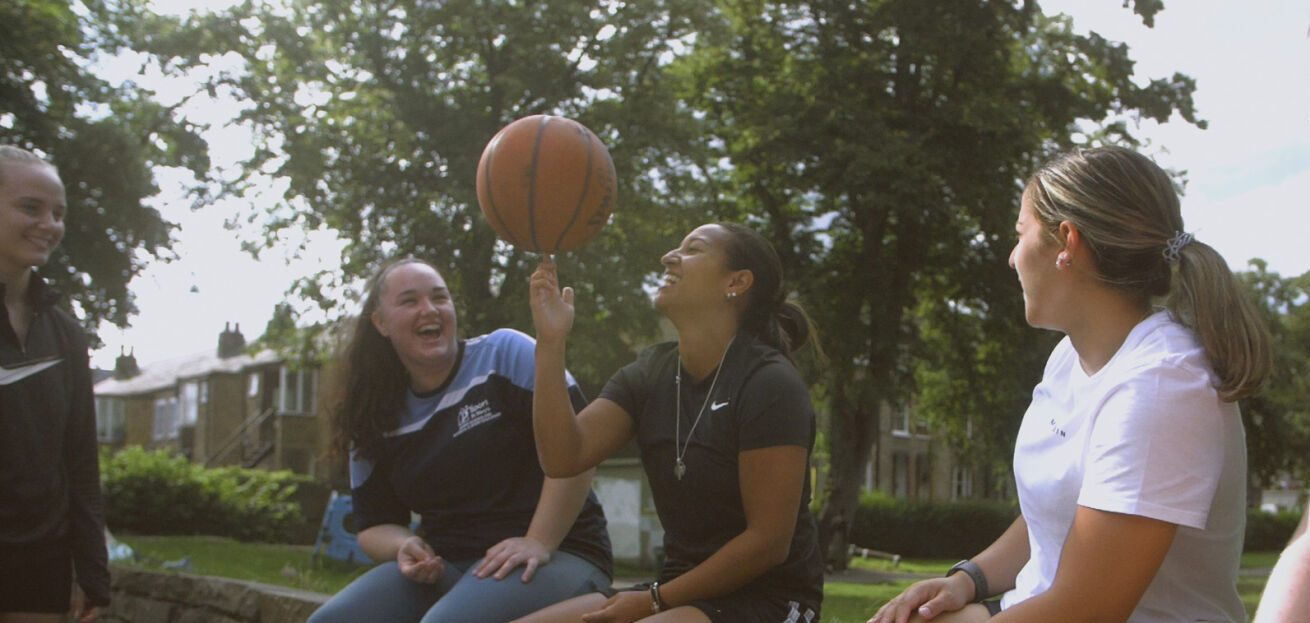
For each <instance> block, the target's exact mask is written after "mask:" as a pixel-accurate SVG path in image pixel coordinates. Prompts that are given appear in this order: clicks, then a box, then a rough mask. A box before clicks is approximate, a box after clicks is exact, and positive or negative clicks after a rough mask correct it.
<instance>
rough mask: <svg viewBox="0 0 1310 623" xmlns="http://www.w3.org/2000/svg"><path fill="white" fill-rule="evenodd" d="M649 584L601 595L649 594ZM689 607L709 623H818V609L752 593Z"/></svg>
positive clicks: (702, 601) (703, 600)
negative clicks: (645, 592) (702, 614)
mask: <svg viewBox="0 0 1310 623" xmlns="http://www.w3.org/2000/svg"><path fill="white" fill-rule="evenodd" d="M649 590H650V583H649V582H643V583H641V584H635V585H633V586H631V587H628V588H621V589H618V590H610V591H607V592H604V593H602V594H603V595H605V596H606V597H613V596H614V594H615V593H618V592H623V591H649ZM688 605H690V606H691V607H693V608H695V609H697V610H700V611H701V612H703V613H705V616H707V617H709V619H710V621H712V622H713V623H739V622H740V621H752V622H754V621H758V622H759V623H819V607H818V606H814V605H809V604H805V603H802V602H799V601H796V600H794V599H788V598H786V597H777V598H773V597H761V596H760V595H756V594H753V593H732V594H730V595H724V596H723V597H714V598H711V599H699V600H696V601H693V602H691V603H690V604H688Z"/></svg>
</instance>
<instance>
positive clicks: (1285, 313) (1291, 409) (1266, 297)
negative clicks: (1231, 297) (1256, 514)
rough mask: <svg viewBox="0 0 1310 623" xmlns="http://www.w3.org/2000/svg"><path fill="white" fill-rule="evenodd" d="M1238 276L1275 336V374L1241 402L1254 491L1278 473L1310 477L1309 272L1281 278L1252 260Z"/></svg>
mask: <svg viewBox="0 0 1310 623" xmlns="http://www.w3.org/2000/svg"><path fill="white" fill-rule="evenodd" d="M1238 277H1239V278H1240V279H1241V280H1242V282H1243V283H1244V284H1245V285H1246V286H1247V288H1248V289H1249V290H1250V292H1251V295H1252V297H1253V298H1254V299H1255V301H1256V304H1257V306H1258V307H1259V309H1260V311H1261V312H1263V315H1264V317H1265V321H1266V322H1267V323H1268V325H1269V332H1270V334H1271V336H1272V338H1273V339H1272V341H1271V342H1272V344H1273V356H1274V366H1273V374H1271V375H1270V378H1269V379H1268V380H1267V381H1266V382H1265V386H1264V388H1262V389H1261V391H1260V392H1259V393H1258V394H1256V395H1255V396H1252V397H1251V398H1248V399H1247V400H1245V401H1243V403H1242V420H1243V422H1244V423H1245V424H1246V445H1247V451H1248V459H1249V462H1250V481H1251V484H1252V485H1255V486H1253V487H1251V488H1252V489H1253V490H1258V489H1257V487H1259V486H1264V485H1268V484H1269V483H1270V482H1272V481H1274V480H1275V479H1276V478H1278V477H1282V476H1293V477H1296V478H1299V479H1307V478H1310V458H1307V457H1310V406H1307V401H1306V398H1307V397H1310V369H1307V367H1310V273H1305V274H1303V275H1301V276H1299V277H1282V276H1280V275H1279V274H1278V273H1276V272H1271V271H1269V269H1268V266H1267V265H1266V264H1265V263H1264V262H1263V261H1262V260H1252V261H1251V270H1249V271H1246V272H1243V273H1239V274H1238ZM1253 492H1254V491H1253Z"/></svg>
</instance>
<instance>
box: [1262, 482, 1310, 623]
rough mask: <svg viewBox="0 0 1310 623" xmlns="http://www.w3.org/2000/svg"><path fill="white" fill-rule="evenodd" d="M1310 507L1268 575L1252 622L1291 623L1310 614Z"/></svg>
mask: <svg viewBox="0 0 1310 623" xmlns="http://www.w3.org/2000/svg"><path fill="white" fill-rule="evenodd" d="M1307 520H1310V508H1307V509H1306V512H1305V513H1304V514H1303V515H1301V526H1300V527H1298V528H1297V529H1296V532H1295V533H1294V534H1293V535H1292V541H1291V542H1290V543H1288V544H1287V549H1284V550H1283V553H1282V555H1280V556H1279V557H1278V563H1277V564H1275V565H1274V570H1273V571H1271V572H1270V573H1269V582H1268V583H1267V584H1265V590H1264V596H1263V597H1262V598H1261V599H1260V608H1259V609H1258V610H1256V612H1255V619H1254V621H1253V623H1292V622H1293V621H1297V620H1300V619H1301V618H1304V617H1305V614H1306V613H1307V612H1310V536H1306V521H1307Z"/></svg>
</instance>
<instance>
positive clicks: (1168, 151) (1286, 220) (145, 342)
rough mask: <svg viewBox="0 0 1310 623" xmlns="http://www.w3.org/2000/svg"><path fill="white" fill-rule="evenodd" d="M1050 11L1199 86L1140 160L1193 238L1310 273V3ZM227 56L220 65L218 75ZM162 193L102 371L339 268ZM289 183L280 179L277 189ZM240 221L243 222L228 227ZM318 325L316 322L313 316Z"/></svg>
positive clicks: (184, 340)
mask: <svg viewBox="0 0 1310 623" xmlns="http://www.w3.org/2000/svg"><path fill="white" fill-rule="evenodd" d="M214 4H215V3H214V2H212V1H202V0H163V1H157V2H156V3H155V8H156V9H157V10H159V11H161V12H172V13H185V12H186V11H188V10H191V9H193V8H197V7H200V6H214ZM1041 5H1042V8H1043V9H1044V10H1045V11H1046V12H1047V13H1055V12H1061V13H1066V14H1068V15H1070V16H1071V17H1072V18H1073V24H1074V28H1075V29H1076V30H1078V31H1080V32H1087V31H1095V32H1097V33H1099V34H1101V35H1102V36H1104V37H1106V38H1107V39H1110V40H1113V41H1122V42H1125V43H1127V44H1128V46H1129V50H1130V56H1131V57H1132V58H1133V59H1135V60H1136V61H1137V66H1136V69H1137V70H1136V74H1137V76H1138V78H1139V79H1140V80H1142V81H1145V80H1148V79H1151V78H1167V77H1169V76H1171V75H1173V73H1174V72H1180V73H1183V74H1186V75H1189V76H1191V77H1192V78H1194V79H1196V82H1197V90H1196V93H1195V95H1194V101H1195V104H1196V108H1197V111H1198V115H1199V116H1200V118H1202V119H1205V120H1206V121H1207V122H1208V124H1209V125H1208V129H1205V130H1201V129H1198V128H1196V127H1194V126H1192V125H1190V124H1187V123H1186V122H1185V121H1183V120H1182V119H1181V118H1178V117H1176V116H1175V118H1174V119H1173V120H1171V121H1170V122H1168V123H1165V124H1157V123H1154V122H1150V121H1143V122H1141V123H1140V125H1139V126H1138V127H1137V128H1136V130H1135V134H1136V135H1137V136H1139V137H1142V138H1145V139H1146V140H1147V141H1148V143H1147V145H1146V146H1145V147H1143V151H1144V152H1145V153H1146V154H1147V155H1150V156H1151V157H1153V158H1155V159H1156V161H1157V162H1159V163H1160V164H1161V165H1163V166H1165V167H1166V168H1169V169H1172V170H1178V171H1185V172H1186V179H1187V185H1186V191H1185V195H1184V196H1183V219H1184V221H1185V223H1186V226H1187V229H1188V230H1189V231H1191V232H1193V233H1194V234H1195V235H1196V237H1197V238H1198V239H1200V240H1203V241H1205V242H1207V243H1208V244H1210V245H1211V246H1213V247H1214V248H1215V249H1217V250H1218V251H1219V252H1220V253H1221V254H1223V256H1224V257H1225V258H1226V259H1227V260H1228V263H1229V265H1230V266H1231V267H1232V268H1233V269H1234V270H1244V269H1246V268H1247V266H1248V264H1247V263H1248V261H1249V260H1250V259H1252V258H1261V259H1263V260H1265V261H1266V262H1268V264H1269V268H1270V270H1273V271H1275V272H1278V273H1280V274H1283V275H1299V274H1301V273H1304V272H1307V271H1310V240H1307V236H1308V235H1310V3H1307V2H1304V0H1247V1H1245V2H1238V1H1235V0H1166V2H1165V9H1164V10H1163V11H1161V12H1160V13H1158V14H1157V15H1156V17H1155V27H1154V28H1147V27H1146V26H1145V25H1143V24H1142V23H1141V20H1140V18H1139V17H1138V16H1136V15H1134V14H1133V13H1132V11H1131V10H1129V9H1125V8H1123V7H1122V2H1121V1H1120V0H1045V1H1042V2H1041ZM132 61H133V59H131V58H127V59H119V62H115V63H112V64H111V66H110V67H108V68H107V69H106V77H107V78H109V79H111V80H114V79H127V78H129V77H131V78H133V79H134V80H136V81H137V82H138V83H139V84H142V85H144V86H147V87H149V88H153V89H155V90H156V92H157V93H158V94H159V99H161V100H163V101H165V103H172V102H174V101H177V100H178V99H180V98H181V97H183V95H184V94H185V93H187V92H189V89H188V88H187V86H186V85H185V84H183V83H181V82H177V81H172V82H170V81H167V80H164V79H161V78H159V77H157V76H133V75H132V74H133V73H134V72H135V68H136V66H137V65H139V63H135V62H132ZM222 62H223V59H219V60H218V61H217V62H216V66H221V65H222ZM240 106H241V103H240V102H232V101H228V102H218V103H211V102H205V101H201V100H192V101H189V102H188V103H187V104H185V105H184V106H183V110H184V111H185V112H186V114H188V115H189V116H191V117H193V118H195V119H198V120H203V121H208V122H213V123H214V124H215V127H216V130H215V131H213V132H211V133H210V134H209V135H207V137H206V138H207V139H208V140H209V141H210V147H211V154H212V156H213V159H214V162H215V164H216V165H217V166H219V167H223V168H225V169H226V170H229V171H231V170H232V167H233V166H234V164H235V163H236V162H237V161H238V160H240V159H241V158H243V157H247V156H248V155H249V154H250V151H251V141H250V139H249V136H248V135H246V134H244V133H243V132H242V131H241V130H240V129H236V128H230V127H222V121H223V120H224V119H225V115H227V114H230V111H232V110H235V109H237V108H238V107H240ZM158 176H159V183H160V187H161V193H160V195H159V196H158V197H156V198H154V199H153V200H151V205H153V206H154V207H156V208H157V209H159V210H160V212H161V213H162V214H163V216H164V218H166V219H168V220H170V221H173V222H175V223H177V224H178V225H179V230H178V231H177V232H176V235H175V238H176V244H175V245H174V251H175V253H176V254H177V256H178V259H177V260H175V261H173V262H170V263H162V262H155V263H152V264H151V265H150V266H149V267H147V268H146V270H145V271H143V272H142V273H141V274H140V275H138V276H137V277H136V279H135V280H133V281H132V283H131V286H130V287H131V289H132V292H133V293H134V294H135V295H136V304H137V307H138V309H139V313H138V314H137V315H136V316H134V317H133V318H132V326H131V327H129V328H127V329H119V328H117V327H113V326H110V325H106V326H104V327H102V328H101V331H100V336H101V338H102V339H103V340H104V342H105V346H104V347H103V348H101V349H99V350H97V351H94V352H93V353H92V364H93V365H95V366H98V367H101V368H112V367H113V364H114V359H115V357H117V355H118V354H119V352H120V350H130V351H132V352H133V353H134V354H135V356H136V358H137V360H138V361H139V362H140V363H141V364H143V365H145V364H149V363H151V362H155V361H161V360H164V359H169V358H172V357H177V356H182V355H187V354H193V353H197V352H201V351H205V350H210V349H215V348H217V346H218V335H219V333H220V332H221V331H222V330H223V329H224V326H225V325H226V324H227V323H234V324H239V325H240V328H241V331H242V332H243V333H244V334H245V336H246V339H247V340H253V339H255V338H256V337H258V336H259V334H261V333H262V332H263V330H264V326H265V324H266V323H267V322H268V319H269V317H270V316H271V315H272V311H273V307H274V305H276V304H277V303H278V302H280V301H282V300H284V299H285V298H286V297H285V292H286V290H287V288H288V287H289V286H290V285H291V283H292V282H293V281H294V280H295V279H296V278H297V277H298V276H300V275H303V274H306V273H307V272H309V271H314V270H319V269H321V268H330V267H331V266H333V265H335V264H338V263H339V256H340V248H341V243H340V242H339V241H337V240H336V239H335V236H333V235H331V234H330V233H328V232H310V233H307V234H305V236H306V237H307V238H306V239H308V240H309V241H310V243H309V244H308V245H305V246H306V248H307V251H306V252H304V253H297V251H296V249H297V248H299V247H300V245H299V243H300V242H301V240H299V239H295V238H289V239H287V240H284V241H282V242H281V243H280V244H278V245H276V246H274V247H273V248H272V249H269V250H267V251H265V252H263V254H262V255H261V258H260V259H259V260H255V259H254V258H252V257H251V256H250V255H249V254H248V253H246V252H244V251H242V250H241V246H240V241H241V240H243V239H252V238H255V237H257V236H258V235H260V228H259V226H258V223H247V222H246V217H247V216H248V215H249V214H250V212H251V208H250V206H249V205H243V204H239V203H237V202H231V201H228V202H223V203H219V204H216V205H212V206H207V207H205V208H203V209H201V210H195V211H193V210H191V208H190V205H191V202H190V201H189V200H187V199H185V198H184V197H183V196H182V194H181V190H180V189H181V187H182V184H183V183H184V182H185V176H183V175H181V174H180V173H179V172H177V171H170V170H164V171H160V172H158ZM280 192H281V189H280V188H278V187H276V186H275V185H272V184H270V187H269V190H268V192H267V196H268V197H269V198H270V201H271V200H272V198H274V197H276V196H277V195H278V194H279V193H280ZM229 222H232V223H235V224H236V225H237V228H236V229H228V228H226V227H225V224H227V223H229ZM309 319H311V320H312V319H314V318H313V317H312V316H310V317H309Z"/></svg>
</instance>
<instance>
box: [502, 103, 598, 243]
mask: <svg viewBox="0 0 1310 623" xmlns="http://www.w3.org/2000/svg"><path fill="white" fill-rule="evenodd" d="M477 185H478V205H479V206H480V207H481V208H482V214H483V216H485V217H486V219H487V222H488V223H489V224H490V225H491V228H492V229H494V230H495V231H496V235H498V236H500V238H501V239H503V240H505V241H506V242H509V243H510V244H513V245H515V246H517V247H519V248H521V249H525V250H528V251H536V252H539V253H556V252H559V251H569V250H572V249H576V248H578V247H580V246H582V245H584V244H586V243H587V242H588V241H590V240H591V239H592V238H595V237H596V235H597V234H599V233H600V231H601V229H603V228H604V227H605V224H606V223H607V222H608V221H609V217H610V213H612V212H613V211H614V201H615V198H616V196H617V192H618V188H617V183H616V179H615V175H614V161H613V160H611V159H610V154H609V150H608V149H606V148H605V145H603V144H602V143H601V142H600V139H598V138H597V137H596V135H595V134H593V133H592V132H591V130H588V129H587V128H586V127H585V126H583V125H582V124H580V123H578V122H576V121H573V120H572V119H567V118H565V117H557V116H551V115H532V116H530V117H524V118H522V119H519V120H517V121H515V122H513V123H511V124H509V125H507V126H505V127H504V128H503V129H502V130H501V131H500V132H498V133H496V136H494V137H492V139H491V141H490V142H488V143H487V147H486V148H485V149H484V150H483V151H482V159H481V160H480V161H479V162H478V177H477Z"/></svg>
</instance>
